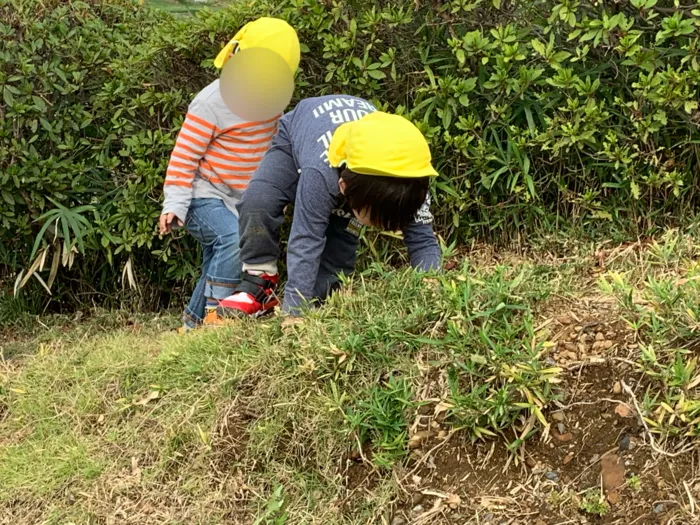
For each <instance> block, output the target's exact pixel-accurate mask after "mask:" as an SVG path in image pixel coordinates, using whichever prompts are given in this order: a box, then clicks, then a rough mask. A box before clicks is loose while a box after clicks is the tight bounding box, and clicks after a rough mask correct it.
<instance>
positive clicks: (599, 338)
mask: <svg viewBox="0 0 700 525" xmlns="http://www.w3.org/2000/svg"><path fill="white" fill-rule="evenodd" d="M595 340H596V341H605V336H604V335H603V332H598V333H597V334H595Z"/></svg>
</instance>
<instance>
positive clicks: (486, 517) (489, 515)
mask: <svg viewBox="0 0 700 525" xmlns="http://www.w3.org/2000/svg"><path fill="white" fill-rule="evenodd" d="M483 521H484V523H491V522H492V521H493V513H492V512H487V513H486V514H484V519H483Z"/></svg>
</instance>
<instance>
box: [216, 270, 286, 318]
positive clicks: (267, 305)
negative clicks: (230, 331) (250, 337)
mask: <svg viewBox="0 0 700 525" xmlns="http://www.w3.org/2000/svg"><path fill="white" fill-rule="evenodd" d="M278 279H279V275H278V274H275V275H267V274H262V275H251V274H249V273H248V272H243V280H242V282H241V284H239V285H238V288H236V293H234V294H233V295H230V296H228V297H227V298H226V299H223V300H221V301H219V307H218V308H217V309H216V312H217V314H219V316H221V317H229V318H230V317H260V316H262V315H265V314H268V313H271V312H272V310H273V309H274V308H275V306H277V305H278V304H279V299H277V296H276V295H275V287H276V286H277V280H278Z"/></svg>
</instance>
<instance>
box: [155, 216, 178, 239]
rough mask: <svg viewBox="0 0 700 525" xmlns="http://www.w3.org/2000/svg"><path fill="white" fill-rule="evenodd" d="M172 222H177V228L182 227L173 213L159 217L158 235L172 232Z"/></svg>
mask: <svg viewBox="0 0 700 525" xmlns="http://www.w3.org/2000/svg"><path fill="white" fill-rule="evenodd" d="M173 220H175V221H177V222H176V224H177V225H178V226H182V221H181V220H180V219H178V218H177V217H175V214H174V213H164V214H163V215H161V216H160V223H159V226H160V234H161V235H165V234H166V233H170V232H171V231H172V230H173Z"/></svg>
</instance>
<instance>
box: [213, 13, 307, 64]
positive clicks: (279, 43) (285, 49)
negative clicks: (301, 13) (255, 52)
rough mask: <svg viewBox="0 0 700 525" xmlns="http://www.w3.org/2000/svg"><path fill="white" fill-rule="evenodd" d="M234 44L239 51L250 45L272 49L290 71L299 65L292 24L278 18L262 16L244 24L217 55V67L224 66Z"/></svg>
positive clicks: (250, 46)
mask: <svg viewBox="0 0 700 525" xmlns="http://www.w3.org/2000/svg"><path fill="white" fill-rule="evenodd" d="M236 44H238V48H239V49H240V50H241V51H243V50H245V49H250V48H252V47H262V48H265V49H269V50H270V51H274V52H275V53H277V54H278V55H280V56H281V57H282V58H283V59H284V61H285V62H287V64H288V65H289V68H290V69H291V70H292V73H295V72H296V70H297V68H298V67H299V59H300V55H301V51H300V49H299V38H298V37H297V33H296V31H294V28H293V27H292V26H290V25H289V24H288V23H287V22H285V21H284V20H280V19H279V18H267V17H263V18H258V19H257V20H255V21H253V22H248V23H247V24H246V25H244V26H243V28H242V29H241V30H240V31H239V32H238V33H236V36H234V37H233V38H232V39H231V41H230V42H229V43H228V44H226V46H225V47H224V48H223V49H222V50H221V51H220V52H219V54H218V55H217V57H216V59H215V60H214V65H215V66H216V67H217V68H219V69H221V68H222V67H224V64H225V63H226V61H227V60H228V58H229V56H230V55H231V53H232V52H233V50H234V47H235V46H236Z"/></svg>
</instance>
